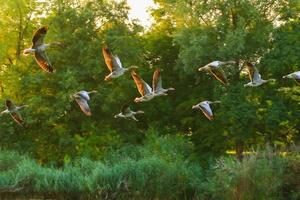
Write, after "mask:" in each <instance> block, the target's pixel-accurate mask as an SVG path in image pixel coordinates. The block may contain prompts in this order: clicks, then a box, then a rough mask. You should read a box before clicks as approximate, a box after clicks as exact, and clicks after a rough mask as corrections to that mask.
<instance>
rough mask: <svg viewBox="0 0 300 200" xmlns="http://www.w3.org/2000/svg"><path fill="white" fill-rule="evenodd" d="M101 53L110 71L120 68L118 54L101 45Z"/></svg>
mask: <svg viewBox="0 0 300 200" xmlns="http://www.w3.org/2000/svg"><path fill="white" fill-rule="evenodd" d="M102 54H103V57H104V61H105V64H106V66H107V68H108V69H109V71H110V72H113V71H116V70H118V69H119V68H122V64H121V61H120V59H119V57H118V56H114V55H113V54H112V53H111V52H110V50H109V48H108V47H106V46H104V47H102Z"/></svg>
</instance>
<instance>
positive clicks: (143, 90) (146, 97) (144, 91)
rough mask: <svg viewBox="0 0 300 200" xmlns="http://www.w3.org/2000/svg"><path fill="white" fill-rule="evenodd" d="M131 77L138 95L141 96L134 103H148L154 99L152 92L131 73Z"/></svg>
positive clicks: (142, 81) (140, 79) (136, 75)
mask: <svg viewBox="0 0 300 200" xmlns="http://www.w3.org/2000/svg"><path fill="white" fill-rule="evenodd" d="M131 76H132V78H133V80H134V82H135V84H136V86H137V89H138V91H139V93H140V94H141V95H142V96H141V97H136V98H135V99H134V102H136V103H138V102H144V101H150V100H151V99H153V98H154V97H155V94H154V93H153V91H152V88H151V87H150V86H149V85H148V84H147V83H146V82H145V81H144V80H143V79H142V78H141V77H140V76H139V75H138V74H137V73H136V72H135V71H132V72H131Z"/></svg>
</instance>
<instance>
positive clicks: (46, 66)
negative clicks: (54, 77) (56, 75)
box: [34, 51, 54, 73]
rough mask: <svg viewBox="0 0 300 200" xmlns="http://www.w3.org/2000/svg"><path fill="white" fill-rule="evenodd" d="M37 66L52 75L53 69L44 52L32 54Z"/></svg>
mask: <svg viewBox="0 0 300 200" xmlns="http://www.w3.org/2000/svg"><path fill="white" fill-rule="evenodd" d="M34 57H35V60H36V62H37V63H38V65H39V66H40V67H41V68H42V69H43V70H44V71H46V72H49V73H53V72H54V69H53V67H52V65H51V63H50V60H49V58H48V56H47V54H46V52H45V51H36V52H35V54H34Z"/></svg>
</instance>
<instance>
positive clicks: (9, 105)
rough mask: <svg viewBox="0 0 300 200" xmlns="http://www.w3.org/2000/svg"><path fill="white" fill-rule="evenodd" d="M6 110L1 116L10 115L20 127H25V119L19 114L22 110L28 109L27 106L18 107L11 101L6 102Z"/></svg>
mask: <svg viewBox="0 0 300 200" xmlns="http://www.w3.org/2000/svg"><path fill="white" fill-rule="evenodd" d="M5 106H6V110H4V111H2V112H1V115H3V114H10V115H11V117H12V118H13V120H14V121H15V122H17V123H18V124H19V125H21V126H23V123H24V121H23V118H22V116H21V114H20V112H19V110H20V109H22V108H24V107H27V105H23V106H16V105H15V104H14V103H13V102H12V101H11V100H6V101H5Z"/></svg>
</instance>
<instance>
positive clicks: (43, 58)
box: [23, 26, 61, 73]
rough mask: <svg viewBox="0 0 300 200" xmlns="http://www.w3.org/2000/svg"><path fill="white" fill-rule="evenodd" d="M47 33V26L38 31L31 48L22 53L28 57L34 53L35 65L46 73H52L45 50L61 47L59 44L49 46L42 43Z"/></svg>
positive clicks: (53, 43)
mask: <svg viewBox="0 0 300 200" xmlns="http://www.w3.org/2000/svg"><path fill="white" fill-rule="evenodd" d="M47 31H48V26H43V27H42V28H40V29H38V30H37V31H36V32H35V34H34V36H33V39H32V46H31V48H28V49H25V50H24V51H23V54H24V55H26V56H27V55H29V54H33V53H34V57H35V60H36V62H37V64H38V65H39V66H40V67H41V68H42V69H43V70H44V71H46V72H49V73H53V72H54V71H55V70H54V69H53V67H52V65H51V62H50V60H49V58H48V56H47V54H46V49H48V48H49V47H50V46H54V45H61V43H60V42H52V43H49V44H45V43H44V38H45V36H46V33H47Z"/></svg>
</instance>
